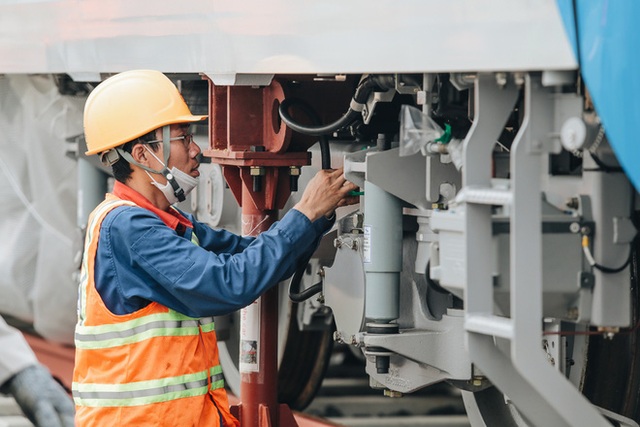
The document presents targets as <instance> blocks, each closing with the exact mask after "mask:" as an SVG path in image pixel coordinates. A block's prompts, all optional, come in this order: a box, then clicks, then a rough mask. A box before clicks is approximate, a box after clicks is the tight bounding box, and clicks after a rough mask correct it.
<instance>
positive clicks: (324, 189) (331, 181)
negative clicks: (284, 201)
mask: <svg viewBox="0 0 640 427" xmlns="http://www.w3.org/2000/svg"><path fill="white" fill-rule="evenodd" d="M357 188H358V187H357V186H356V185H355V184H353V183H351V182H349V181H347V179H346V178H345V177H344V173H343V170H342V168H340V169H328V170H321V171H319V172H318V173H317V174H316V176H314V177H313V178H312V179H311V181H309V184H308V185H307V188H305V190H304V193H303V194H302V198H301V199H300V201H299V202H298V203H297V204H296V205H295V206H294V208H295V209H297V210H299V211H300V212H302V213H303V214H304V215H306V216H307V218H309V219H310V220H311V221H312V222H313V221H315V220H317V219H318V218H320V217H321V216H323V215H325V216H330V215H331V214H332V213H333V211H334V210H335V209H336V208H338V207H340V206H347V205H353V204H356V203H358V202H359V201H360V199H359V197H358V196H350V195H349V192H350V191H354V190H356V189H357Z"/></svg>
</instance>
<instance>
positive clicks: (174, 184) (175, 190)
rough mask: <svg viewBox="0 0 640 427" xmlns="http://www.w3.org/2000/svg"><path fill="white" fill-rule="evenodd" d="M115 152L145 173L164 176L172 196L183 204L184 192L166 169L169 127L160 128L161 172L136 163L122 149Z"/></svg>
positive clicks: (168, 151)
mask: <svg viewBox="0 0 640 427" xmlns="http://www.w3.org/2000/svg"><path fill="white" fill-rule="evenodd" d="M116 150H117V151H118V154H120V155H121V156H122V157H124V159H125V160H126V161H128V162H129V163H131V164H134V165H136V166H138V167H139V168H142V169H144V170H146V171H147V172H151V173H155V174H160V175H162V176H164V177H165V179H166V180H167V182H168V183H169V184H170V185H171V188H172V189H173V194H174V195H175V196H176V198H177V199H178V201H179V202H183V201H184V200H185V199H186V196H185V195H184V190H183V189H182V187H180V184H178V181H176V179H175V178H174V176H173V174H172V173H171V171H170V170H169V169H168V168H167V165H168V164H169V155H170V152H171V126H169V125H167V126H163V128H162V151H163V152H164V164H163V165H162V166H164V167H163V168H162V170H159V171H158V170H155V169H151V168H150V167H148V166H145V165H142V164H140V163H138V162H136V161H135V159H134V158H133V156H132V155H131V154H130V153H128V152H126V151H124V150H123V149H122V148H116ZM149 152H150V153H151V154H152V155H153V156H154V157H155V158H156V159H157V160H158V161H160V159H158V157H157V156H156V155H155V154H153V152H151V151H149ZM161 163H162V162H161Z"/></svg>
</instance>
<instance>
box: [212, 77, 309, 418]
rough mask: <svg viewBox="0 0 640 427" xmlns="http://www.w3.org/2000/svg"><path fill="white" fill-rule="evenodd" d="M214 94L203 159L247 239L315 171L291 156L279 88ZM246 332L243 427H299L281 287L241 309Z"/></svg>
mask: <svg viewBox="0 0 640 427" xmlns="http://www.w3.org/2000/svg"><path fill="white" fill-rule="evenodd" d="M209 88H210V89H209V95H210V99H209V102H210V117H209V123H210V125H209V137H210V141H211V147H210V149H209V150H206V151H205V152H204V155H205V156H208V157H211V158H212V161H213V162H215V163H218V164H220V165H222V167H223V174H224V177H225V179H226V181H227V184H228V185H229V188H230V189H231V191H232V193H233V195H234V197H235V198H236V200H237V201H238V203H239V204H240V206H241V207H242V233H243V235H246V236H257V235H258V234H260V233H261V232H262V231H265V230H267V229H268V228H269V227H270V226H271V225H272V224H273V223H274V222H275V221H276V220H277V215H278V209H282V208H283V207H284V204H285V203H286V201H287V199H288V198H289V195H290V193H291V188H290V179H291V177H290V171H291V170H292V168H294V169H295V168H298V169H297V170H299V168H300V167H301V166H303V165H308V164H309V163H310V155H309V153H307V152H287V151H286V150H287V148H288V145H289V142H290V139H291V134H290V131H288V130H287V129H286V127H285V126H280V124H279V120H278V117H277V114H278V113H277V106H278V105H279V102H281V101H282V100H283V99H284V92H283V90H282V87H281V86H280V85H279V84H278V83H277V82H274V83H272V84H271V85H270V86H268V87H266V88H250V87H235V86H230V87H217V86H214V85H213V83H212V82H209ZM264 262H270V260H264ZM240 329H241V333H240V335H241V336H240V340H241V344H240V377H241V383H240V400H241V403H240V404H239V405H237V406H236V407H234V408H232V413H233V414H234V415H236V416H237V417H238V419H239V420H240V423H241V425H242V426H247V427H254V426H256V427H276V426H277V427H297V426H298V424H297V422H296V421H295V419H294V417H293V414H292V413H291V410H290V409H289V407H288V406H287V405H283V404H279V403H278V289H277V288H272V289H270V290H269V291H267V292H266V293H265V294H264V295H263V296H262V297H260V298H259V299H258V300H257V301H255V302H254V303H253V304H251V305H250V306H249V307H246V308H244V309H243V310H242V312H241V325H240Z"/></svg>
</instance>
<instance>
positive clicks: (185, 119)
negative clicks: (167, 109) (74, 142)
mask: <svg viewBox="0 0 640 427" xmlns="http://www.w3.org/2000/svg"><path fill="white" fill-rule="evenodd" d="M208 117H209V116H208V115H204V116H202V115H185V116H177V117H174V118H173V120H171V121H168V122H166V123H160V124H159V126H158V127H157V128H156V129H159V128H161V127H163V126H167V125H175V124H180V123H194V122H200V121H202V120H205V119H207V118H208ZM146 133H148V132H145V133H142V134H140V135H134V136H133V137H132V138H130V139H129V140H127V141H115V142H114V143H113V145H110V146H108V147H100V148H99V149H96V150H88V151H85V153H84V154H85V156H92V155H94V154H98V153H102V152H103V151H107V150H110V149H112V148H115V147H119V146H121V145H123V144H126V143H127V142H129V141H133V140H134V139H136V138H140V137H141V136H142V135H145V134H146Z"/></svg>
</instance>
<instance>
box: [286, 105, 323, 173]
mask: <svg viewBox="0 0 640 427" xmlns="http://www.w3.org/2000/svg"><path fill="white" fill-rule="evenodd" d="M291 106H296V107H299V108H300V109H301V110H302V111H304V113H305V114H306V115H307V116H308V117H309V119H311V121H312V122H313V124H314V126H319V125H320V117H319V116H318V114H317V113H316V112H315V110H314V109H313V108H311V106H310V105H309V104H307V103H306V102H305V101H303V100H302V99H300V98H287V99H285V100H284V101H282V103H281V104H280V111H279V112H280V116H281V117H282V116H283V109H284V114H285V115H286V116H287V117H289V118H290V116H289V107H291ZM283 121H284V122H285V123H287V121H286V120H285V119H284V118H283ZM287 126H289V127H291V126H290V125H289V123H287ZM292 129H293V128H292ZM294 130H295V129H294ZM300 133H302V132H300ZM319 136H320V140H319V141H318V143H319V144H320V157H321V160H322V169H331V151H330V149H329V139H328V138H327V134H326V133H325V134H322V135H319Z"/></svg>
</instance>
